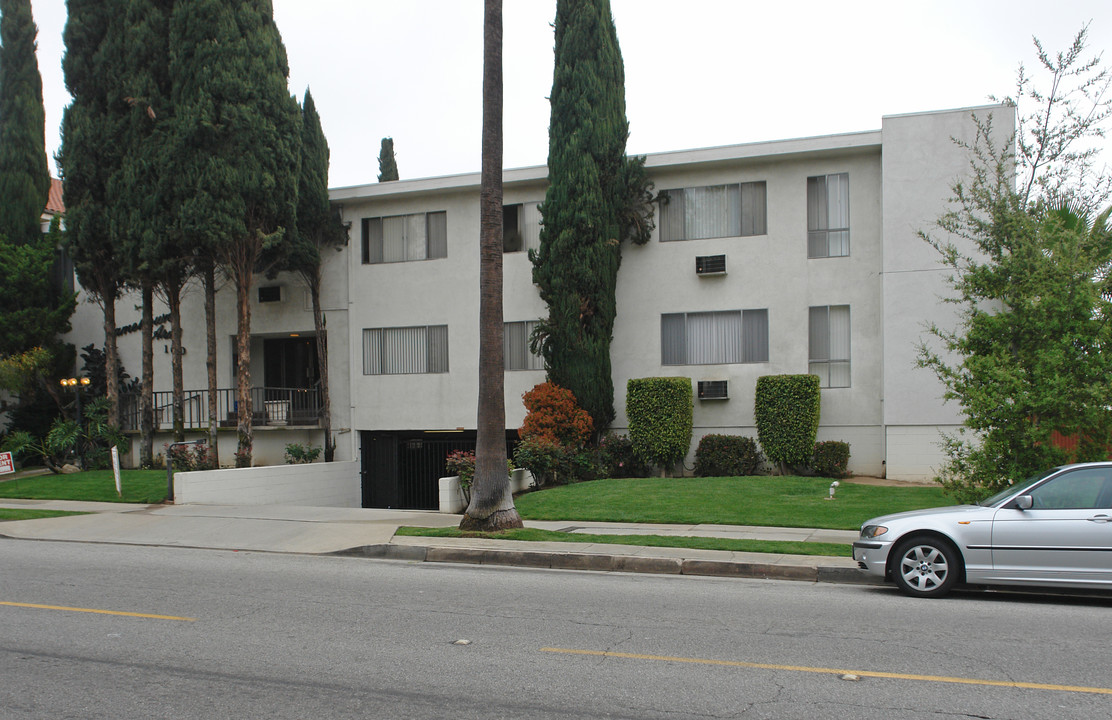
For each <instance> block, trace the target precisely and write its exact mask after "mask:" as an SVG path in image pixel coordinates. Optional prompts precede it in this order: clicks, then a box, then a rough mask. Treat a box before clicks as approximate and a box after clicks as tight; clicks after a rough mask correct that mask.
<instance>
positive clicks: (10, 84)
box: [0, 0, 50, 245]
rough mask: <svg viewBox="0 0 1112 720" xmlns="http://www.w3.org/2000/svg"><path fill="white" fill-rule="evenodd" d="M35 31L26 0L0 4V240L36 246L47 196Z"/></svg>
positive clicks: (3, 1)
mask: <svg viewBox="0 0 1112 720" xmlns="http://www.w3.org/2000/svg"><path fill="white" fill-rule="evenodd" d="M37 33H38V30H37V29H36V28H35V22H34V20H33V19H32V17H31V2H30V0H0V236H3V237H6V238H7V241H8V242H9V243H13V244H17V245H24V244H38V243H39V242H41V240H42V237H41V235H42V232H41V229H40V226H39V223H40V217H41V216H42V211H43V208H45V207H46V200H47V195H48V194H49V193H50V172H49V170H48V169H47V166H46V141H45V137H46V136H45V127H46V119H45V118H46V116H45V111H44V110H43V105H42V77H41V76H40V75H39V65H38V61H37V60H36V59H35V47H36V45H35V35H36V34H37Z"/></svg>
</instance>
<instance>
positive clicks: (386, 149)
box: [378, 137, 398, 182]
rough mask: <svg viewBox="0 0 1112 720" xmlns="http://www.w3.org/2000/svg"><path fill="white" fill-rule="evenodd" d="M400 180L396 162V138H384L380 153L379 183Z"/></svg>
mask: <svg viewBox="0 0 1112 720" xmlns="http://www.w3.org/2000/svg"><path fill="white" fill-rule="evenodd" d="M397 179H398V163H397V161H395V160H394V138H388V137H386V138H382V148H381V149H380V150H379V151H378V181H379V182H387V181H389V180H397Z"/></svg>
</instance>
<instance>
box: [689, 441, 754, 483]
mask: <svg viewBox="0 0 1112 720" xmlns="http://www.w3.org/2000/svg"><path fill="white" fill-rule="evenodd" d="M763 460H764V457H763V456H762V455H761V451H760V449H758V447H757V441H756V440H754V439H753V438H750V437H743V436H740V435H704V436H703V438H702V440H700V441H699V447H698V448H697V449H696V450H695V474H696V475H698V476H699V477H739V476H743V475H753V474H754V473H756V472H757V468H759V467H760V466H761V462H762V461H763Z"/></svg>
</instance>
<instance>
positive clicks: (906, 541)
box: [853, 462, 1112, 597]
mask: <svg viewBox="0 0 1112 720" xmlns="http://www.w3.org/2000/svg"><path fill="white" fill-rule="evenodd" d="M853 559H854V560H856V561H857V564H858V566H859V567H860V568H861V569H863V570H865V571H867V572H869V573H872V574H874V575H880V576H883V577H885V578H887V579H889V580H891V581H893V582H895V583H896V585H897V586H898V587H899V589H900V590H901V591H903V592H904V593H905V594H907V595H911V596H914V597H940V596H942V595H945V594H946V593H948V592H949V591H950V590H951V589H952V588H953V587H954V585H956V584H957V583H970V584H981V585H1032V586H1040V587H1058V588H1084V589H1105V590H1112V462H1104V463H1084V464H1079V465H1066V466H1063V467H1057V468H1054V469H1053V470H1049V471H1047V472H1045V473H1042V474H1041V475H1037V476H1035V477H1033V478H1031V479H1029V480H1026V481H1024V482H1022V483H1017V484H1015V485H1012V486H1011V487H1009V488H1008V489H1007V490H1004V491H1002V492H999V493H997V494H995V495H993V496H992V497H990V498H986V499H985V500H982V501H981V502H980V503H978V504H976V505H956V506H953V507H943V508H932V509H929V510H914V511H912V512H902V513H896V514H894V515H884V516H881V517H878V518H873V519H872V520H869V521H867V522H866V523H865V524H864V525H862V526H861V537H860V538H859V539H858V540H857V541H856V542H855V543H853Z"/></svg>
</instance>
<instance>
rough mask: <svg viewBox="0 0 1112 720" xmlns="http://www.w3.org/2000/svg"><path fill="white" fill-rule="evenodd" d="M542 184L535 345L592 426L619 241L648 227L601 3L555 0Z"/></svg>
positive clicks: (606, 404)
mask: <svg viewBox="0 0 1112 720" xmlns="http://www.w3.org/2000/svg"><path fill="white" fill-rule="evenodd" d="M555 29H556V45H555V70H554V73H553V80H552V94H551V102H552V117H551V121H550V123H549V140H548V179H549V185H548V191H547V192H546V194H545V200H544V203H543V204H542V205H541V214H542V217H543V218H544V224H543V226H542V228H541V246H540V250H539V251H538V252H533V253H531V254H530V257H531V259H532V260H533V264H534V267H533V282H535V283H536V284H537V285H538V286H539V287H540V294H541V298H542V299H543V300H544V301H545V303H546V304H547V305H548V313H549V314H548V318H547V319H546V320H544V321H542V322H540V323H538V327H537V331H536V335H535V337H534V340H533V342H534V345H535V346H539V349H540V351H541V352H542V354H543V356H544V359H545V369H546V370H547V371H548V379H549V381H550V382H552V383H555V384H556V385H559V386H561V387H565V388H568V389H569V390H571V391H572V392H573V393H574V394H575V398H576V401H577V402H578V403H579V405H580V406H581V407H582V408H583V409H585V410H586V411H587V412H589V413H590V414H591V419H592V421H593V422H594V426H595V429H596V431H597V432H602V431H604V430H605V429H606V428H607V427H608V426H609V425H610V422H611V421H612V420H613V419H614V384H613V380H612V379H611V373H610V339H611V336H612V334H613V329H614V317H615V315H616V306H615V299H614V291H615V285H616V283H617V277H618V267H619V266H620V264H621V242H622V240H623V239H626V238H632V239H633V240H634V241H635V242H645V241H646V240H647V239H648V232H649V231H651V211H649V210H648V209H647V208H648V207H650V206H648V205H647V203H646V201H647V200H648V199H649V197H650V196H649V195H648V187H649V185H648V181H647V177H646V175H645V173H644V161H643V159H627V158H626V156H625V144H626V137H627V136H628V134H629V124H628V122H627V121H626V116H625V69H624V66H623V64H622V55H621V50H620V48H619V47H618V37H617V32H616V31H615V29H614V20H613V17H612V16H611V13H610V3H609V1H608V0H558V2H557V3H556V21H555Z"/></svg>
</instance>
